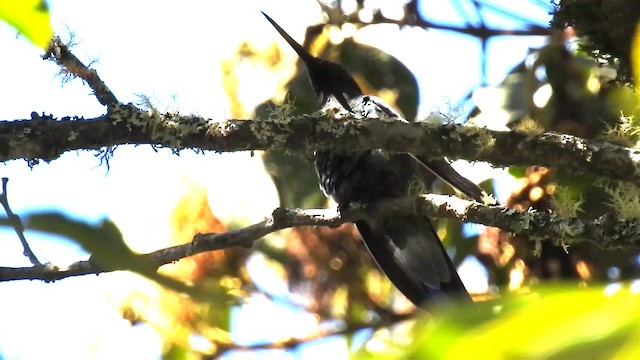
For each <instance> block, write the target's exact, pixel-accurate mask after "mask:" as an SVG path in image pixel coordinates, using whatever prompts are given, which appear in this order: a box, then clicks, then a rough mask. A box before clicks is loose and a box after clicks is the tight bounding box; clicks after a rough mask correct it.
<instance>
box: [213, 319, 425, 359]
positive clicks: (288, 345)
mask: <svg viewBox="0 0 640 360" xmlns="http://www.w3.org/2000/svg"><path fill="white" fill-rule="evenodd" d="M415 316H416V314H415V313H406V314H395V313H394V314H385V317H384V318H382V319H380V320H377V321H372V322H365V323H348V324H346V325H345V326H344V327H343V328H342V329H337V330H333V331H321V332H319V333H316V334H314V335H312V336H308V337H301V338H291V339H288V340H283V341H278V342H274V343H262V344H255V345H247V346H243V345H238V344H219V343H218V344H216V345H217V351H216V353H215V354H213V355H211V356H207V357H205V359H217V358H218V357H219V356H220V355H222V354H224V353H225V352H227V351H255V350H269V349H295V348H296V347H298V346H300V345H302V344H306V343H308V342H311V341H315V340H320V339H325V338H328V337H331V336H339V335H347V334H353V333H355V332H357V331H360V330H364V329H372V330H378V329H382V328H386V327H389V326H392V325H395V324H398V323H400V322H403V321H406V320H411V319H414V318H415Z"/></svg>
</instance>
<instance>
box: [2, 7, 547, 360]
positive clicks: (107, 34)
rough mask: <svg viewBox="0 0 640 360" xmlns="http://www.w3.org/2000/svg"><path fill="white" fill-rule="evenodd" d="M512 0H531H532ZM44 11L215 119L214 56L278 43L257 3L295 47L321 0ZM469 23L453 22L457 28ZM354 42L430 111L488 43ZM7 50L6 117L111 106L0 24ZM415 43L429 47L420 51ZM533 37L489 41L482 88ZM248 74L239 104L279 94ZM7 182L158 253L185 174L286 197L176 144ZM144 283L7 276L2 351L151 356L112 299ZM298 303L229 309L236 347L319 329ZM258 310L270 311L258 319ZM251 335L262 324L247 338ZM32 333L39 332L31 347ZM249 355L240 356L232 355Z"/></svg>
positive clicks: (256, 202) (157, 92)
mask: <svg viewBox="0 0 640 360" xmlns="http://www.w3.org/2000/svg"><path fill="white" fill-rule="evenodd" d="M345 3H347V2H345ZM381 3H382V2H381ZM422 3H423V7H422V11H424V12H425V14H428V16H430V18H432V19H435V20H438V21H441V22H445V21H452V19H454V18H452V16H453V15H452V11H454V10H455V9H452V8H451V5H450V4H451V2H450V1H445V0H425V1H423V2H422ZM513 3H518V4H520V5H519V6H524V5H522V4H524V3H526V1H516V2H513ZM50 5H51V11H52V22H53V27H54V30H55V32H56V33H58V34H60V35H61V36H62V38H63V40H67V39H68V33H69V32H73V33H74V35H75V36H74V41H75V42H76V43H77V44H78V45H77V46H75V47H74V48H73V52H74V53H75V54H76V55H77V56H79V57H80V58H81V60H83V61H85V62H89V61H92V60H95V63H94V65H93V67H94V68H95V69H96V70H97V71H98V72H99V74H100V76H101V77H102V79H103V80H104V81H105V82H106V83H107V84H108V86H110V88H111V89H112V90H113V91H114V93H115V94H116V96H118V97H119V99H120V100H121V101H123V102H130V101H131V102H134V103H135V102H138V101H139V97H138V95H139V94H144V95H147V96H149V97H151V98H152V100H153V101H154V103H155V104H157V105H158V106H159V109H160V110H179V111H180V112H181V113H195V114H199V115H202V116H207V117H212V118H218V119H223V118H225V117H227V116H228V114H229V104H228V101H227V97H226V95H225V94H224V93H223V89H222V86H221V79H222V71H221V67H220V65H219V64H220V62H221V61H222V60H224V59H227V58H230V57H232V55H233V54H234V52H235V51H236V49H237V45H238V44H239V42H240V41H243V40H248V39H250V40H251V42H252V44H253V45H254V46H255V47H256V48H258V49H262V48H264V49H266V48H267V47H268V46H270V45H271V44H272V43H273V42H278V44H280V45H281V46H285V45H284V44H283V43H282V41H281V39H279V37H278V35H277V33H276V32H275V31H274V30H273V29H272V28H271V26H270V25H269V24H268V23H267V22H266V21H265V20H264V18H263V17H262V15H261V14H260V10H264V11H265V12H267V13H269V14H270V15H271V16H272V17H274V19H276V20H277V21H278V22H279V23H280V24H281V25H282V26H283V27H284V28H285V29H287V31H289V32H290V34H291V35H292V36H293V37H294V38H295V39H297V40H300V41H301V40H302V37H303V35H304V31H305V29H306V26H308V25H309V24H312V23H317V22H318V21H320V20H321V18H320V17H319V11H318V5H317V3H316V2H315V1H313V0H304V1H299V0H297V1H294V0H292V1H285V0H281V1H258V0H255V1H225V2H216V1H204V0H190V1H181V2H159V1H151V0H146V1H124V0H114V1H108V2H104V1H102V2H87V1H83V0H58V1H56V0H52V1H50ZM347 5H348V4H347ZM500 6H501V7H504V6H505V5H504V4H502V3H501V4H500ZM517 10H518V12H519V13H521V14H526V16H528V17H530V16H535V17H536V18H538V19H541V20H540V24H542V25H544V24H545V22H546V21H547V20H546V19H547V17H548V15H546V14H544V13H542V14H539V13H535V14H534V13H533V10H531V9H530V8H526V7H518V9H517ZM536 11H537V8H536ZM494 21H495V22H494V24H496V26H501V25H504V26H511V25H513V24H511V23H507V22H505V21H504V20H500V19H494ZM463 23H464V21H463V20H461V19H458V24H463ZM358 40H360V41H362V42H364V43H368V44H371V45H374V46H377V47H379V48H381V49H382V50H385V51H388V52H390V53H392V54H394V55H396V56H397V57H398V58H399V59H401V60H402V61H404V62H405V64H406V65H407V66H408V67H409V68H410V69H411V70H412V71H413V72H414V73H415V74H416V75H417V77H418V79H421V81H420V83H419V85H420V90H421V107H420V114H421V115H422V116H425V115H426V114H428V113H429V112H430V111H431V110H432V109H433V108H434V107H436V106H442V105H443V104H446V103H447V102H449V101H453V102H455V101H457V100H458V99H459V98H460V97H461V96H463V95H465V94H466V93H467V92H468V91H469V89H471V87H472V86H474V85H476V84H477V83H478V82H479V75H478V70H479V69H478V68H476V64H479V62H478V60H477V59H478V53H477V51H478V49H479V45H478V44H477V43H475V40H470V39H468V38H466V37H461V36H459V35H456V34H452V33H446V32H441V31H433V30H432V31H429V32H424V31H421V30H416V29H404V30H402V31H400V30H398V29H397V28H394V27H389V26H387V27H380V28H378V29H375V28H373V29H368V30H366V31H363V32H362V33H361V34H358ZM525 40H526V41H525ZM0 43H1V44H2V46H3V56H2V60H0V61H1V65H2V66H0V84H1V85H0V119H1V120H12V119H26V118H29V114H30V113H31V112H32V111H37V112H45V113H47V114H49V113H51V114H53V115H54V116H66V115H83V116H85V117H92V116H98V115H101V114H102V113H103V112H104V108H103V107H102V106H100V105H99V104H98V102H97V101H96V100H95V98H94V97H92V96H91V94H90V89H89V88H88V87H86V86H84V85H83V84H82V82H81V81H79V80H73V81H70V82H68V83H65V84H64V85H63V86H61V82H60V77H58V76H56V73H57V71H58V68H57V67H56V66H55V65H54V64H52V63H48V62H44V61H42V60H41V59H40V55H41V51H40V50H38V49H37V48H35V47H34V46H32V45H31V44H29V43H28V42H27V41H26V40H24V39H22V38H20V37H19V36H16V32H15V30H13V29H12V28H10V27H8V26H7V25H6V24H4V23H0ZM406 44H421V46H420V47H419V49H418V50H416V48H415V47H413V46H406ZM540 44H542V39H539V38H531V39H523V38H517V39H516V38H503V39H499V40H496V41H492V42H491V44H490V49H491V50H492V51H491V52H490V58H489V61H490V63H491V64H492V66H491V67H490V68H489V73H488V74H489V81H490V82H498V81H500V80H501V79H502V78H503V76H504V74H505V72H506V71H508V70H509V69H510V67H512V66H513V65H515V64H516V63H517V62H519V61H521V60H522V59H523V58H524V56H525V55H526V52H527V47H528V46H534V47H535V46H539V45H540ZM285 54H286V56H290V58H288V59H285V61H289V62H290V63H291V64H293V62H294V61H295V53H293V52H292V51H289V52H287V51H285ZM470 65H472V66H470ZM239 77H240V79H241V80H242V81H243V82H242V83H241V84H240V88H241V89H242V90H244V91H245V93H244V95H243V99H245V100H247V99H248V101H249V102H250V103H249V104H247V105H248V106H253V105H256V104H258V103H260V102H262V101H263V100H265V99H267V98H269V97H270V96H272V95H273V94H274V93H275V92H276V91H277V90H278V89H277V84H278V79H275V78H274V76H273V75H270V74H269V73H268V72H264V71H262V72H261V71H255V70H253V71H251V77H249V76H244V77H243V76H242V75H239ZM427 79H428V80H427ZM280 80H281V79H280ZM256 84H260V86H256ZM248 90H251V91H248ZM0 176H2V177H9V179H10V181H9V186H8V193H9V200H10V204H11V206H12V207H13V210H14V212H16V213H18V214H24V213H29V212H31V211H35V210H44V209H60V210H63V211H65V212H67V213H69V214H71V215H72V216H75V217H78V218H83V219H90V220H91V221H98V220H100V219H102V218H104V217H109V218H111V219H113V220H114V221H115V222H116V223H117V224H118V226H119V227H120V229H121V230H122V232H123V234H124V235H125V238H126V239H127V241H128V242H129V243H130V244H131V246H132V247H133V248H134V249H136V250H138V251H151V250H155V249H157V248H160V247H163V246H165V245H166V244H167V242H168V239H167V236H168V225H167V222H168V221H167V220H168V216H169V214H170V211H171V209H172V207H173V206H174V205H175V201H176V200H177V199H178V197H179V196H180V194H181V193H182V192H183V191H184V189H185V187H186V186H187V179H189V180H190V181H195V182H196V183H198V184H201V185H203V186H205V187H206V188H207V191H208V193H209V200H210V203H211V206H212V209H213V211H214V213H215V214H216V215H217V216H219V217H221V218H222V219H231V218H233V219H237V218H241V219H245V221H248V222H255V221H259V220H261V219H262V218H263V216H265V215H268V214H270V213H271V211H272V210H273V209H274V208H275V207H276V205H277V196H276V193H275V190H274V187H273V185H272V184H271V182H270V180H269V178H268V176H267V175H266V174H265V172H264V170H263V166H262V163H261V160H260V158H259V157H258V156H255V157H251V156H250V155H249V154H248V153H238V154H224V155H215V154H207V155H195V154H192V153H188V152H184V153H183V154H182V156H180V157H176V156H174V155H171V154H170V152H169V151H160V152H159V153H155V152H154V151H152V150H151V149H150V148H148V147H143V146H141V147H137V148H133V147H121V148H118V149H117V150H116V152H115V156H114V157H113V159H112V160H111V162H110V171H108V172H107V169H106V167H105V166H100V161H99V159H97V158H95V157H94V156H93V154H91V153H87V152H79V153H67V154H65V155H64V156H62V157H61V158H60V159H58V160H55V161H54V162H52V163H50V164H40V165H38V166H36V167H34V168H33V169H29V168H28V167H27V165H26V163H25V162H22V161H12V162H8V163H5V164H2V165H0ZM258 184H259V186H258ZM36 235H37V234H33V233H27V236H28V238H29V239H30V241H31V245H32V247H33V249H34V250H35V252H36V253H37V254H38V255H39V256H40V257H41V260H44V261H51V262H53V263H57V264H62V265H64V264H68V263H71V262H73V261H76V260H79V259H81V258H86V254H84V253H83V252H82V250H80V249H79V248H78V247H77V246H72V245H70V244H68V243H66V242H59V241H52V239H51V238H50V237H43V236H36ZM21 253H22V250H21V248H20V246H19V242H18V239H17V238H16V236H15V234H14V233H13V231H11V230H10V229H1V230H0V265H1V266H27V265H29V263H28V261H27V260H26V259H25V258H24V257H23V256H22V254H21ZM256 261H259V259H257V260H256ZM138 281H139V280H137V279H134V278H133V277H132V276H130V275H128V274H106V275H100V276H98V277H95V276H87V277H79V278H74V279H68V280H64V281H58V282H56V283H53V284H44V283H41V282H24V281H23V282H10V283H0V293H2V294H3V306H1V307H0V319H1V320H0V323H1V324H2V325H0V358H4V359H32V358H65V359H87V358H96V359H100V358H105V359H112V358H123V357H125V356H126V357H128V358H137V359H155V358H157V357H158V356H159V355H160V340H159V338H158V337H157V336H155V335H154V332H153V330H151V329H149V328H148V327H140V326H138V327H131V326H130V325H129V323H128V322H127V321H125V320H122V319H120V318H119V315H118V312H117V296H118V295H117V294H119V291H121V290H116V289H119V288H120V286H121V284H122V283H127V286H131V287H133V286H136V284H138ZM114 294H116V295H114ZM291 312H292V310H291V309H287V308H286V307H282V306H279V305H276V306H275V307H274V306H273V305H270V304H268V302H267V301H266V300H265V299H263V298H261V297H255V298H252V300H251V301H250V302H249V305H248V306H247V307H245V309H244V310H242V311H240V312H238V313H237V314H236V317H235V318H236V320H237V322H236V323H235V324H234V329H236V330H237V333H236V334H237V336H238V340H242V342H243V343H250V342H252V341H256V339H278V337H279V336H283V334H282V333H281V332H275V333H274V332H273V331H272V332H270V333H269V332H264V329H263V328H261V327H260V326H258V325H259V324H261V323H263V324H270V323H271V324H273V321H274V319H288V318H290V319H294V320H291V321H289V322H288V323H287V324H286V326H285V325H282V328H285V327H286V329H287V330H286V331H285V330H283V331H284V332H285V333H287V334H289V335H291V334H297V335H302V334H305V333H308V332H309V331H312V329H313V326H315V322H314V320H313V319H309V318H308V317H306V316H305V315H300V314H297V315H296V316H289V314H291ZM259 314H270V316H271V317H268V316H267V317H262V318H257V316H258V315H259ZM281 323H282V322H281ZM96 324H100V326H95V325H96ZM250 328H255V329H256V331H255V332H251V331H249V330H248V329H250ZM271 330H273V329H271ZM284 335H286V334H284ZM33 339H38V340H37V346H34V343H33ZM320 346H322V347H323V349H325V350H326V351H330V352H331V353H332V354H334V355H335V354H337V356H338V357H337V358H344V357H346V354H347V353H346V349H345V344H344V342H343V341H342V340H341V339H330V340H327V341H323V342H321V343H315V344H312V345H310V347H305V348H302V349H301V350H300V352H299V354H300V355H302V356H303V357H304V358H314V357H313V354H318V353H319V352H318V347H320ZM279 355H280V356H281V355H283V354H282V353H279ZM289 355H290V354H289ZM264 356H265V358H269V357H272V356H273V357H274V358H276V357H277V358H281V357H280V356H276V355H268V354H264ZM240 357H241V356H239V355H237V354H236V355H232V356H229V357H228V358H233V359H238V358H240ZM337 358H336V359H337Z"/></svg>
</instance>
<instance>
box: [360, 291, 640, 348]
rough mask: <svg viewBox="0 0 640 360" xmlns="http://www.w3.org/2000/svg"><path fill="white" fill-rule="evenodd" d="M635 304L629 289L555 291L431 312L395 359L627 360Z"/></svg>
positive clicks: (636, 317)
mask: <svg viewBox="0 0 640 360" xmlns="http://www.w3.org/2000/svg"><path fill="white" fill-rule="evenodd" d="M639 300H640V293H639V292H638V291H637V289H636V290H634V289H633V287H624V286H620V287H618V286H617V285H610V286H608V287H593V288H587V289H576V288H573V287H563V286H557V287H550V288H545V289H543V290H541V291H537V292H536V293H533V294H528V295H513V296H508V297H506V298H504V299H502V300H499V301H491V302H485V303H477V304H474V306H468V305H467V306H460V305H458V306H451V307H446V308H437V309H433V310H432V311H431V313H432V315H433V316H432V317H430V318H428V319H426V318H425V319H421V320H419V321H418V323H417V324H416V326H415V328H414V334H415V338H414V341H413V342H412V343H411V345H409V346H406V347H404V348H403V350H404V351H402V354H401V355H400V356H399V357H398V358H412V359H413V358H416V359H432V358H438V359H469V358H474V359H531V358H535V359H548V358H554V359H583V358H590V359H594V358H595V359H598V358H599V359H604V358H613V357H616V358H620V359H627V358H629V359H630V358H634V356H633V355H636V356H637V353H638V350H637V344H638V338H639V337H640V326H638V324H639V323H640V309H639V308H638V307H637V303H638V301H639ZM434 319H435V320H434ZM634 344H635V345H634ZM369 355H371V358H375V354H372V353H369ZM363 358H368V356H363Z"/></svg>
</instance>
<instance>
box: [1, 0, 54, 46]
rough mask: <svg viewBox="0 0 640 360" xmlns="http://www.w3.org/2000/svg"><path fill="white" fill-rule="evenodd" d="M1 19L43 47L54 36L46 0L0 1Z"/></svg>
mask: <svg viewBox="0 0 640 360" xmlns="http://www.w3.org/2000/svg"><path fill="white" fill-rule="evenodd" d="M0 20H3V21H5V22H7V23H8V24H9V25H11V26H13V27H14V28H15V29H16V30H18V32H19V33H20V34H22V35H24V36H25V37H26V38H27V39H29V41H31V42H32V43H33V44H34V45H36V46H39V47H41V48H43V49H44V48H46V47H47V44H48V43H49V40H50V39H51V37H52V36H53V29H52V28H51V24H50V16H49V7H48V6H47V3H46V1H44V0H19V1H15V0H14V1H10V0H7V1H0Z"/></svg>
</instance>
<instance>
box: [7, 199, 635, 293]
mask: <svg viewBox="0 0 640 360" xmlns="http://www.w3.org/2000/svg"><path fill="white" fill-rule="evenodd" d="M341 210H342V214H341V215H338V214H337V213H336V211H335V210H333V209H311V210H300V209H276V210H275V211H274V212H273V214H272V215H271V217H270V218H268V219H266V220H264V221H262V222H260V223H257V224H254V225H251V226H248V227H246V228H244V229H240V230H235V231H229V232H226V233H223V234H199V235H196V236H195V237H194V239H193V241H192V242H190V243H187V244H183V245H177V246H172V247H169V248H166V249H161V250H157V251H154V252H152V253H149V254H145V255H143V256H145V257H148V258H149V259H151V260H152V262H153V263H155V264H157V266H158V267H160V266H162V265H165V264H169V263H172V262H175V261H178V260H180V259H183V258H185V257H188V256H192V255H195V254H199V253H202V252H206V251H213V250H220V249H225V248H229V247H233V246H251V245H252V243H253V242H255V241H256V240H258V239H260V238H262V237H263V236H265V235H267V234H269V233H272V232H275V231H278V230H282V229H284V228H289V227H296V226H331V227H336V226H339V225H341V224H343V223H346V222H353V221H355V220H358V219H363V218H367V217H370V216H376V215H383V214H385V215H394V214H396V215H397V214H422V215H425V216H430V217H441V218H450V219H458V220H461V221H470V222H476V223H480V224H484V225H488V226H496V227H500V228H502V229H504V230H505V231H509V232H512V233H515V234H523V235H527V236H529V237H532V238H536V239H539V240H551V241H556V242H559V241H563V242H565V243H571V242H578V241H587V240H588V241H592V242H594V243H595V244H597V245H598V246H600V247H602V248H621V247H630V246H631V247H640V223H639V222H638V221H630V220H617V219H615V218H614V217H613V216H612V215H609V214H608V215H603V216H601V217H600V218H598V219H595V220H584V219H577V218H561V217H559V216H557V215H556V214H552V213H548V212H538V211H534V210H530V211H527V212H518V211H515V210H511V209H505V208H503V207H498V206H486V205H483V204H480V203H477V202H472V201H467V200H462V199H459V198H456V197H453V196H447V195H434V194H428V195H423V196H421V197H417V198H400V199H392V200H385V201H381V202H379V203H375V204H367V205H358V204H354V205H353V206H351V207H349V208H346V209H341ZM113 270H117V269H100V268H98V267H96V266H95V265H94V264H92V263H91V262H89V261H80V262H77V263H74V264H72V265H71V266H69V267H68V268H58V267H54V266H51V265H46V266H35V267H26V268H24V267H23V268H9V267H2V268H0V281H11V280H20V279H31V280H34V279H39V280H45V281H54V280H59V279H63V278H66V277H70V276H78V275H86V274H99V273H102V272H106V271H113ZM122 270H125V269H122Z"/></svg>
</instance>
